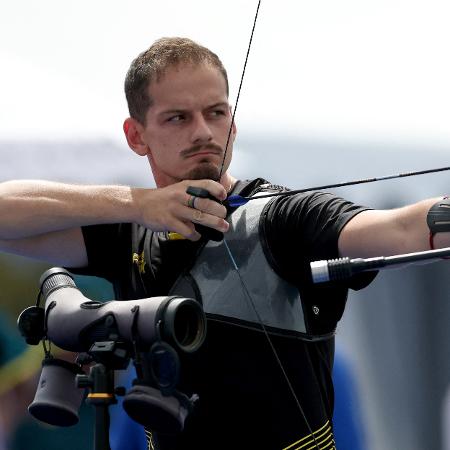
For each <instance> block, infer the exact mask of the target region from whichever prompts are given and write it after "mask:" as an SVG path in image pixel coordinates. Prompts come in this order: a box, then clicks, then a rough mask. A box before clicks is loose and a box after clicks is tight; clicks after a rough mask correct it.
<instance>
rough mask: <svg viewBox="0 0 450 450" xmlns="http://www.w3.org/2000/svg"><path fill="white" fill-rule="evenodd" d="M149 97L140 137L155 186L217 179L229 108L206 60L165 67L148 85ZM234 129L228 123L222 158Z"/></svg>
mask: <svg viewBox="0 0 450 450" xmlns="http://www.w3.org/2000/svg"><path fill="white" fill-rule="evenodd" d="M149 92H150V96H151V98H152V100H153V104H152V106H151V107H150V108H149V110H148V112H147V117H146V123H145V128H144V132H143V135H142V139H143V140H144V142H145V144H146V145H147V147H148V157H149V160H150V164H151V167H152V170H153V174H154V177H155V180H156V183H157V185H158V186H159V187H162V186H166V185H168V184H172V183H175V182H178V181H181V180H185V179H202V178H210V179H214V180H217V179H218V176H219V172H220V167H221V165H222V160H223V155H224V151H225V145H226V141H227V136H228V133H229V130H230V126H231V112H230V106H229V104H228V98H227V93H226V84H225V80H224V78H223V76H222V74H221V73H220V72H219V71H218V70H217V69H216V68H214V67H211V66H209V65H206V64H204V65H200V66H192V65H181V66H176V67H173V68H170V69H169V70H168V71H167V72H166V73H165V74H164V75H163V76H162V78H161V79H160V80H159V81H155V82H153V83H152V84H151V85H150V86H149ZM235 135H236V130H235V127H233V130H232V135H231V138H230V143H229V149H228V151H227V160H226V162H225V166H224V170H223V172H225V171H226V169H227V168H228V165H229V162H230V159H231V153H232V151H231V150H232V144H233V141H234V137H235Z"/></svg>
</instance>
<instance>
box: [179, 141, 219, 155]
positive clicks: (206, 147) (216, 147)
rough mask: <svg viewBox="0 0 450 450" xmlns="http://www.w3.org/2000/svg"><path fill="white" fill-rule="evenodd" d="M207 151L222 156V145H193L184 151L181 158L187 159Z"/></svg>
mask: <svg viewBox="0 0 450 450" xmlns="http://www.w3.org/2000/svg"><path fill="white" fill-rule="evenodd" d="M205 150H212V151H213V152H214V153H217V154H219V155H220V154H222V153H223V149H222V147H221V146H220V145H217V144H198V145H193V146H192V147H190V148H187V149H186V150H183V151H182V152H181V153H180V154H181V156H183V157H185V158H187V157H189V156H192V155H195V154H196V153H200V152H202V151H205Z"/></svg>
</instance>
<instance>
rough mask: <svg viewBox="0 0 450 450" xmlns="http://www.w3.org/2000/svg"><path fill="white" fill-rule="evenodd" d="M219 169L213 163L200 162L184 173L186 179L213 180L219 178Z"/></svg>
mask: <svg viewBox="0 0 450 450" xmlns="http://www.w3.org/2000/svg"><path fill="white" fill-rule="evenodd" d="M219 175H220V169H219V167H217V166H216V165H214V164H211V163H206V164H200V165H199V166H197V167H195V168H193V169H192V170H191V171H189V172H188V173H187V174H186V178H185V179H187V180H214V181H217V180H218V179H219Z"/></svg>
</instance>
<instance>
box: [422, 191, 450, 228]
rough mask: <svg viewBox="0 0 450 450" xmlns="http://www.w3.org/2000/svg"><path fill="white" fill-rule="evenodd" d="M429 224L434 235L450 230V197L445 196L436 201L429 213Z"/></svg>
mask: <svg viewBox="0 0 450 450" xmlns="http://www.w3.org/2000/svg"><path fill="white" fill-rule="evenodd" d="M427 224H428V228H429V229H430V233H431V234H432V235H434V234H436V233H439V232H445V231H450V198H449V197H444V198H443V199H442V200H440V201H438V202H437V203H435V204H434V205H433V206H432V207H431V208H430V210H429V211H428V214H427Z"/></svg>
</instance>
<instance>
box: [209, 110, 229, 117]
mask: <svg viewBox="0 0 450 450" xmlns="http://www.w3.org/2000/svg"><path fill="white" fill-rule="evenodd" d="M210 114H211V116H213V117H218V116H225V114H226V111H225V110H223V109H213V110H212V111H211V113H210Z"/></svg>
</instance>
